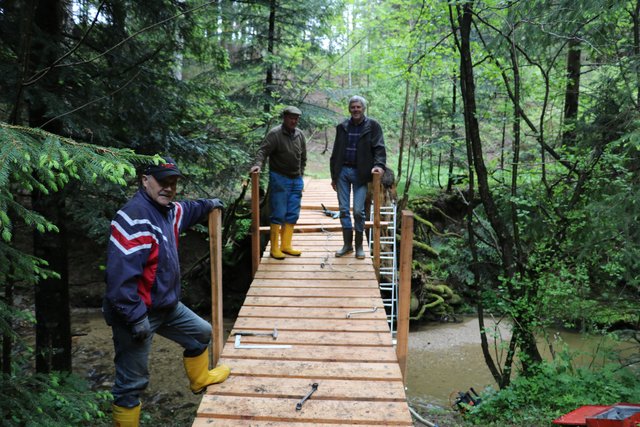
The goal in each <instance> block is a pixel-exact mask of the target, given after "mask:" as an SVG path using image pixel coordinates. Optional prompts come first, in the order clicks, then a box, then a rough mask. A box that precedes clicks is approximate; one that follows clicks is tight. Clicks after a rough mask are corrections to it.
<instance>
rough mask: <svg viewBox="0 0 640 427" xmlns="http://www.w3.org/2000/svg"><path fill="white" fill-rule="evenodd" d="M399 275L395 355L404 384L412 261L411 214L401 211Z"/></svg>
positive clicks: (407, 347) (407, 211) (405, 377)
mask: <svg viewBox="0 0 640 427" xmlns="http://www.w3.org/2000/svg"><path fill="white" fill-rule="evenodd" d="M400 236H401V237H400V238H401V240H400V275H399V281H398V285H399V286H398V288H399V289H398V333H397V335H396V338H397V343H396V354H397V356H398V364H399V365H400V371H401V372H402V378H403V380H404V383H405V384H406V383H407V375H406V371H407V353H408V350H409V310H410V305H411V264H412V261H413V212H411V211H409V210H403V211H402V228H401V231H400Z"/></svg>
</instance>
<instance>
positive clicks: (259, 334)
mask: <svg viewBox="0 0 640 427" xmlns="http://www.w3.org/2000/svg"><path fill="white" fill-rule="evenodd" d="M231 335H233V336H235V335H242V336H245V337H247V336H252V337H257V336H270V337H272V338H273V339H274V340H275V339H277V338H278V328H276V327H274V328H273V332H234V333H233V334H231Z"/></svg>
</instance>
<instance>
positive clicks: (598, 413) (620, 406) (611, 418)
mask: <svg viewBox="0 0 640 427" xmlns="http://www.w3.org/2000/svg"><path fill="white" fill-rule="evenodd" d="M553 423H554V424H558V425H563V426H572V427H579V426H586V427H636V426H638V425H640V404H635V403H616V404H615V405H586V406H581V407H580V408H578V409H576V410H573V411H571V412H569V413H568V414H565V415H562V416H561V417H558V418H556V419H555V420H553Z"/></svg>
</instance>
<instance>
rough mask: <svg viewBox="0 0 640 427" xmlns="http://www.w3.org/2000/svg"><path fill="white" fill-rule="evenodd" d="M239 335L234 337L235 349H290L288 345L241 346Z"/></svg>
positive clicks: (240, 336)
mask: <svg viewBox="0 0 640 427" xmlns="http://www.w3.org/2000/svg"><path fill="white" fill-rule="evenodd" d="M241 339H242V335H241V334H237V335H236V342H235V345H234V347H235V348H291V345H289V344H241V343H240V340H241Z"/></svg>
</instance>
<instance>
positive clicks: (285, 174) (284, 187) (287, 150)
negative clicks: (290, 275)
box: [251, 106, 307, 260]
mask: <svg viewBox="0 0 640 427" xmlns="http://www.w3.org/2000/svg"><path fill="white" fill-rule="evenodd" d="M301 114H302V111H300V109H299V108H297V107H294V106H288V107H286V108H285V109H284V110H283V111H282V124H281V125H278V126H276V127H274V128H273V129H271V130H270V131H269V133H267V136H266V137H265V139H264V141H263V142H262V144H261V145H260V148H259V149H258V153H257V154H256V158H255V161H254V162H253V166H252V167H251V172H260V170H261V168H262V165H264V163H265V161H266V160H267V159H269V192H270V195H269V208H270V209H271V215H270V217H269V219H270V222H271V233H270V236H269V237H270V243H271V250H270V255H271V257H272V258H275V259H280V260H281V259H284V258H285V254H287V255H293V256H300V251H299V250H297V249H293V247H292V245H291V240H292V238H293V228H294V225H295V224H296V223H297V222H298V218H299V217H300V203H301V201H302V189H303V187H304V182H303V179H302V177H303V175H304V169H305V167H306V165H307V141H306V139H305V137H304V134H303V133H302V131H301V130H300V129H298V128H297V126H298V120H299V119H300V115H301ZM278 238H280V243H278Z"/></svg>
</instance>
